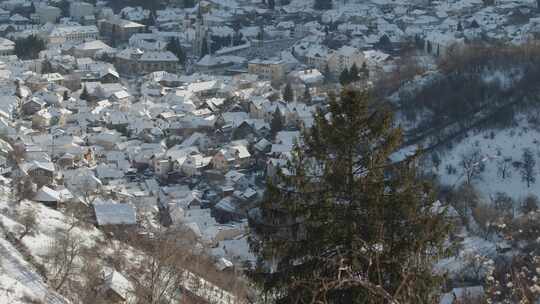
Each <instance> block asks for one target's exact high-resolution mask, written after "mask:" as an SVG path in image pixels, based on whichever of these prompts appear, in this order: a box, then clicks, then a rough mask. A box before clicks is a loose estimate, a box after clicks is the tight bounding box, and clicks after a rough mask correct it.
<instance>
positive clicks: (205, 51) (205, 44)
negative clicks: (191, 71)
mask: <svg viewBox="0 0 540 304" xmlns="http://www.w3.org/2000/svg"><path fill="white" fill-rule="evenodd" d="M208 54H209V48H208V39H206V37H205V38H204V39H203V41H202V47H201V58H203V57H204V56H206V55H208Z"/></svg>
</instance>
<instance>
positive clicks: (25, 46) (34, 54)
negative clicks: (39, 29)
mask: <svg viewBox="0 0 540 304" xmlns="http://www.w3.org/2000/svg"><path fill="white" fill-rule="evenodd" d="M45 49H46V45H45V41H43V39H41V38H39V37H38V36H36V35H30V36H28V37H26V38H19V39H17V40H15V54H16V55H17V57H19V58H20V59H36V58H38V55H39V52H41V51H43V50H45Z"/></svg>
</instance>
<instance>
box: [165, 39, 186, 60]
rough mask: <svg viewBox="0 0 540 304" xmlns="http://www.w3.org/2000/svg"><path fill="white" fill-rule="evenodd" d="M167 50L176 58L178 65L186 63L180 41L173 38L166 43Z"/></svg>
mask: <svg viewBox="0 0 540 304" xmlns="http://www.w3.org/2000/svg"><path fill="white" fill-rule="evenodd" d="M167 50H168V51H170V52H171V53H173V54H174V55H176V57H178V60H179V61H180V64H184V63H185V62H186V53H185V52H184V48H183V47H182V45H181V44H180V40H179V39H178V38H176V37H173V38H171V39H170V40H169V43H167Z"/></svg>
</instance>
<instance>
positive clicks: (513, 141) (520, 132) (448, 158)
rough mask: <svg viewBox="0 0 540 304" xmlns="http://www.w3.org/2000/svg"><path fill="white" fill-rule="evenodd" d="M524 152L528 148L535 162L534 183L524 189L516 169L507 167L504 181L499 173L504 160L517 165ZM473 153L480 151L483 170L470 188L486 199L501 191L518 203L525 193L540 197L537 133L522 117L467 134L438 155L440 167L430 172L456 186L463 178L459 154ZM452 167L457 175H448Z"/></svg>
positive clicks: (539, 162)
mask: <svg viewBox="0 0 540 304" xmlns="http://www.w3.org/2000/svg"><path fill="white" fill-rule="evenodd" d="M524 149H530V150H531V151H532V153H533V155H534V158H535V159H536V166H535V168H534V169H535V172H536V175H537V176H536V179H537V181H536V183H534V184H531V185H530V187H527V183H526V182H524V181H523V180H522V176H521V172H520V170H519V168H516V167H514V166H513V165H512V164H510V165H509V168H508V172H509V174H510V175H509V176H508V175H507V176H506V178H503V177H502V175H501V173H500V172H499V165H498V164H499V163H500V162H501V161H503V160H504V159H511V160H510V163H513V162H520V161H521V159H522V154H523V150H524ZM473 150H477V151H479V152H480V156H481V162H482V163H483V165H484V167H485V169H484V171H483V172H481V173H480V175H479V176H478V178H475V179H473V181H472V183H473V185H474V186H475V187H476V188H477V189H478V190H479V191H480V193H481V194H483V195H484V197H485V198H486V199H488V200H489V198H490V197H492V196H493V195H494V194H495V193H497V192H504V193H506V194H508V195H509V196H510V197H512V198H514V199H516V200H519V199H520V198H523V197H525V196H526V195H528V194H535V195H537V196H540V187H538V184H539V183H540V176H538V173H539V172H540V170H539V169H540V159H539V158H538V156H539V155H540V131H538V130H536V129H534V128H532V126H531V125H530V124H529V123H528V122H527V121H526V119H525V118H524V117H521V118H520V119H519V122H518V124H517V126H514V127H511V128H506V129H502V130H497V129H493V130H486V131H481V132H477V133H474V134H473V132H469V135H468V137H466V138H464V139H463V140H461V141H459V142H458V143H457V144H455V143H454V144H453V146H452V147H451V148H450V149H448V150H446V151H442V152H440V158H441V164H440V166H439V167H438V169H434V170H435V172H436V173H437V174H439V176H440V177H441V182H442V183H444V184H447V185H459V184H461V183H463V182H464V181H465V179H466V177H465V175H464V174H463V172H464V170H463V168H462V166H461V164H460V162H461V159H462V155H464V154H465V155H466V154H468V153H470V152H471V151H473ZM448 166H452V167H454V168H455V169H456V170H457V172H456V173H453V174H449V173H448V170H447V167H448Z"/></svg>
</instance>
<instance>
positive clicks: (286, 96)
mask: <svg viewBox="0 0 540 304" xmlns="http://www.w3.org/2000/svg"><path fill="white" fill-rule="evenodd" d="M283 100H285V101H286V102H292V101H294V92H293V90H292V87H291V83H290V82H287V84H286V85H285V88H284V89H283Z"/></svg>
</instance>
